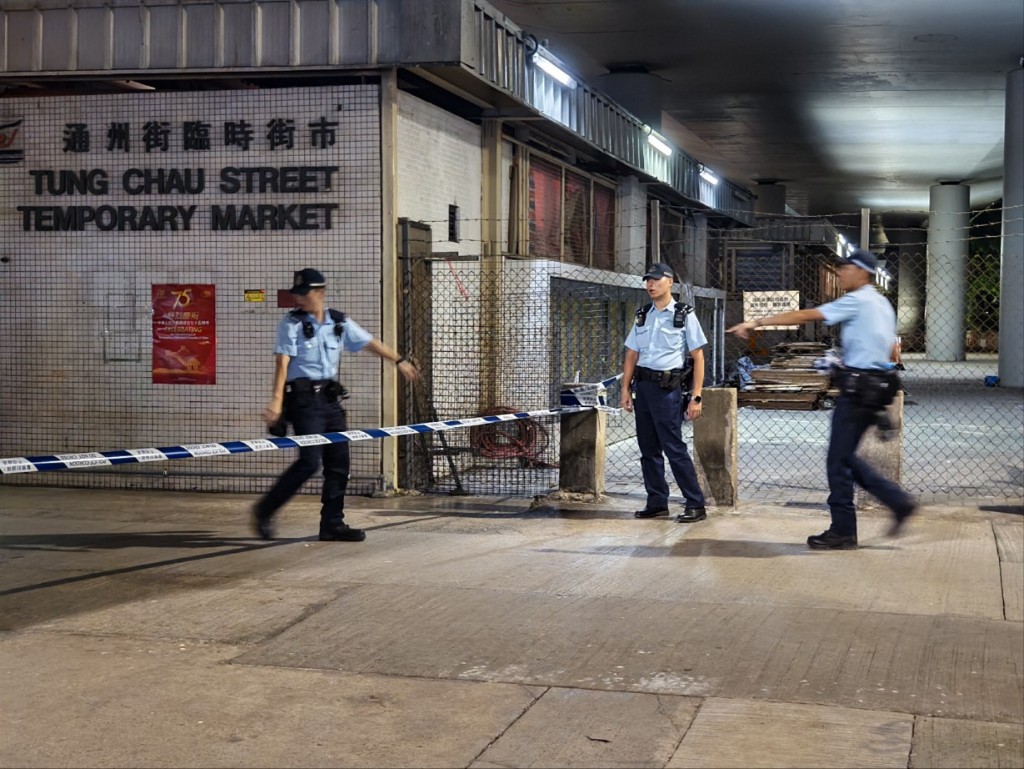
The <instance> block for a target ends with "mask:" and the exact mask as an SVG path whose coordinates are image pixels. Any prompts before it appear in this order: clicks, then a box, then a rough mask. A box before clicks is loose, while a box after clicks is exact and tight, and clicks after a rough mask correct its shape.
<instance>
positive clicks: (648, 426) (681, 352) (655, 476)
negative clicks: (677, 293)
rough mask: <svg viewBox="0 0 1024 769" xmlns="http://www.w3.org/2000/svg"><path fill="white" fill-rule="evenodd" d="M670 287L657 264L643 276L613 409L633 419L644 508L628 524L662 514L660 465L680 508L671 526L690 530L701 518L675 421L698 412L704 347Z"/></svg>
mask: <svg viewBox="0 0 1024 769" xmlns="http://www.w3.org/2000/svg"><path fill="white" fill-rule="evenodd" d="M674 282H675V272H674V271H673V270H672V268H671V267H669V266H668V265H667V264H663V263H661V262H658V263H656V264H652V265H650V266H649V267H648V268H647V270H646V272H645V273H644V285H645V287H646V288H647V294H648V296H649V297H650V299H651V303H650V304H649V305H647V306H646V307H645V308H641V310H640V311H639V312H638V313H637V317H636V322H635V323H634V324H633V327H632V328H631V329H630V331H629V335H628V336H627V337H626V342H625V344H626V355H625V361H624V363H623V367H622V395H621V398H620V401H619V405H620V406H621V407H622V408H623V409H625V410H626V411H634V412H635V414H636V440H637V444H638V445H639V447H640V469H641V472H642V473H643V476H644V487H645V489H646V490H647V504H646V505H645V506H644V508H643V509H642V510H637V511H636V512H635V513H634V516H636V517H637V518H655V517H657V516H659V515H667V514H668V494H669V488H668V483H667V482H666V481H665V459H666V458H667V459H668V463H669V467H671V468H672V475H673V477H674V478H675V479H676V483H677V484H678V485H679V490H680V491H682V493H683V498H684V500H685V505H686V506H685V507H684V509H683V512H682V513H680V514H679V515H677V516H676V522H677V523H693V522H695V521H701V520H703V519H705V518H707V511H706V509H705V507H704V493H703V492H702V491H701V488H700V483H699V481H698V480H697V471H696V469H695V468H694V466H693V460H692V459H691V458H690V454H689V452H688V451H687V450H686V442H685V441H683V436H682V421H683V414H684V412H685V414H686V418H687V419H690V420H695V419H700V416H701V413H702V410H703V406H702V403H701V402H702V400H703V396H702V395H701V391H702V388H703V385H704V346H705V345H706V344H707V343H708V340H707V337H705V336H704V330H703V329H702V328H701V326H700V322H699V321H698V320H697V318H696V317H695V316H694V315H693V314H692V309H693V308H691V307H688V306H686V305H683V304H682V303H681V302H676V301H675V300H674V299H673V297H672V286H673V283H674ZM688 359H690V360H692V366H693V368H692V372H693V385H692V389H690V391H689V392H688V393H684V388H685V387H686V386H687V382H686V379H687V372H688V371H689V366H688V365H687V364H688V363H689V360H688ZM684 369H685V370H684Z"/></svg>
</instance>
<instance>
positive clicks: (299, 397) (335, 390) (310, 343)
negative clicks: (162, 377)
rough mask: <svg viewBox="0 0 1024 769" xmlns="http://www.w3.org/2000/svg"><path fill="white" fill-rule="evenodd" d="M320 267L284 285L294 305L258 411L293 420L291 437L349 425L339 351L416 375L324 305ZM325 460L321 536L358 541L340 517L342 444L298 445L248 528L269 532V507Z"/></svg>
mask: <svg viewBox="0 0 1024 769" xmlns="http://www.w3.org/2000/svg"><path fill="white" fill-rule="evenodd" d="M326 285H327V282H326V280H325V279H324V276H323V274H322V273H320V272H319V271H318V270H314V269H311V268H306V269H304V270H299V271H298V272H296V273H295V275H294V284H293V285H292V287H291V288H290V289H289V291H290V292H291V294H292V296H293V298H294V300H295V309H294V310H292V311H291V312H289V313H288V314H287V315H286V316H285V317H284V318H283V319H282V320H281V322H280V323H279V324H278V327H277V344H276V346H275V348H274V384H273V391H272V393H271V396H270V401H269V402H268V403H267V405H266V407H265V408H264V409H263V420H264V421H265V422H266V423H267V425H268V426H275V425H279V424H280V420H281V419H282V417H283V418H284V419H286V420H287V421H288V422H291V424H292V428H293V430H294V432H295V434H296V435H311V434H319V433H326V432H343V431H345V430H347V429H348V424H347V420H346V418H345V409H344V408H342V405H341V399H342V398H344V397H347V393H346V392H345V390H344V387H342V385H341V383H340V382H339V381H338V380H337V378H336V377H337V374H338V367H339V364H340V361H341V354H342V352H343V351H344V352H358V351H359V350H364V349H365V350H368V351H369V352H372V353H373V354H374V355H377V356H379V357H380V358H382V359H384V360H388V361H392V362H394V363H395V364H396V365H397V366H398V370H399V372H401V374H402V376H404V377H405V378H406V379H407V380H409V381H410V382H415V381H416V380H417V379H419V371H418V370H417V369H416V367H415V366H414V365H413V364H412V363H410V362H409V361H408V360H406V359H405V358H404V357H402V356H400V355H399V354H398V353H396V352H395V351H394V350H393V349H391V348H390V347H389V346H388V345H386V344H384V343H383V342H381V341H380V340H378V339H375V338H374V337H373V336H372V335H371V334H370V333H369V332H368V331H366V330H365V329H363V328H362V327H361V326H360V325H359V324H358V323H356V322H355V321H354V320H352V319H351V318H347V317H345V315H344V314H342V313H340V312H338V311H337V310H332V309H330V308H328V307H327V306H326V304H325V303H324V287H325V286H326ZM321 463H322V464H323V474H324V485H323V493H322V495H321V497H320V501H321V505H322V506H321V508H320V539H321V540H324V541H343V542H361V541H362V540H364V539H366V533H365V532H364V531H362V530H361V529H354V528H352V527H350V526H348V525H347V524H346V523H345V512H344V508H345V490H346V488H347V487H348V475H349V450H348V443H347V442H343V443H329V444H325V445H320V446H303V447H301V448H300V449H299V456H298V459H296V460H295V462H293V463H292V464H291V466H290V467H288V469H287V470H285V471H284V473H283V474H282V475H281V477H280V478H278V480H277V482H276V483H275V484H274V486H273V487H272V488H271V489H270V491H269V492H267V494H266V496H264V497H263V498H262V499H261V500H260V501H259V502H257V503H256V505H255V507H254V508H253V513H252V515H253V527H254V528H255V530H256V533H257V534H258V535H259V536H260V537H261V538H263V539H272V538H273V536H274V526H273V517H274V513H276V512H277V510H278V509H279V508H280V507H281V506H282V505H284V504H285V503H286V502H287V501H288V500H289V499H291V498H292V496H293V495H294V494H295V493H296V492H297V491H298V490H299V488H300V487H301V486H302V484H304V483H305V482H306V481H307V480H309V479H310V478H311V477H312V476H313V474H314V473H316V471H317V469H318V468H319V467H320V465H321Z"/></svg>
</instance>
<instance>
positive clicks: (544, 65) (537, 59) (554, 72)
mask: <svg viewBox="0 0 1024 769" xmlns="http://www.w3.org/2000/svg"><path fill="white" fill-rule="evenodd" d="M533 63H534V64H536V65H537V66H538V67H540V68H541V69H542V70H544V71H545V72H547V73H548V74H549V75H551V77H553V78H554V79H555V80H557V81H558V82H559V83H561V84H562V85H564V86H565V87H566V88H575V87H576V81H575V80H573V79H572V76H571V75H570V74H569V73H568V72H566V71H565V70H564V69H562V68H561V67H559V66H558V65H557V64H555V63H554V62H553V61H551V60H550V59H545V58H544V57H543V56H541V55H540V54H539V53H535V54H534V55H533Z"/></svg>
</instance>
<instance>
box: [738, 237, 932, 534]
mask: <svg viewBox="0 0 1024 769" xmlns="http://www.w3.org/2000/svg"><path fill="white" fill-rule="evenodd" d="M840 264H841V265H842V266H841V267H840V268H839V284H840V286H842V288H843V289H845V291H846V293H845V294H844V295H843V296H841V297H840V298H838V299H836V300H835V301H832V302H828V303H826V304H823V305H821V306H820V307H815V308H812V309H808V310H792V311H790V312H783V313H779V314H778V315H771V316H769V317H767V318H760V319H757V320H748V321H745V322H743V323H739V324H737V325H735V326H733V327H732V328H730V329H729V331H730V332H732V333H735V334H736V335H737V336H739V337H741V338H743V339H746V338H747V336H748V335H749V334H750V331H751V330H753V329H755V328H758V327H760V326H789V325H793V324H798V323H807V322H808V321H815V320H822V321H824V322H825V324H826V325H828V326H834V325H836V324H837V323H838V324H841V328H842V339H841V341H842V347H843V367H842V369H840V370H839V371H838V372H837V377H838V384H839V390H840V395H839V398H838V400H837V402H836V408H835V411H834V412H833V414H832V434H831V436H830V438H829V445H828V459H827V464H826V468H827V472H828V488H829V495H828V505H829V510H830V512H831V515H832V525H831V526H830V527H829V529H828V530H827V531H824V532H822V533H821V534H817V535H815V536H811V537H808V538H807V545H808V547H811V548H813V549H815V550H855V549H856V548H857V508H856V506H855V505H854V501H853V484H854V482H856V483H858V484H860V486H861V487H862V488H864V489H866V490H867V491H869V492H870V493H871V494H873V495H874V496H875V497H876V498H877V499H878V500H879V501H881V502H882V504H884V505H885V506H886V507H888V508H889V509H890V510H891V511H892V514H893V519H894V520H893V523H892V525H891V526H890V528H889V531H888V533H889V536H895V535H896V534H898V533H899V531H900V529H901V528H902V526H903V524H904V522H905V521H906V520H907V518H909V517H910V516H911V515H913V514H914V512H915V509H916V506H917V503H916V502H915V500H914V499H913V497H911V496H910V495H909V494H908V493H907V492H905V491H904V490H903V489H902V488H900V486H899V485H898V484H896V483H894V482H892V481H890V480H889V479H888V478H885V477H884V476H882V475H880V474H879V473H878V471H877V470H875V469H874V468H873V467H872V466H871V465H869V464H868V463H867V462H865V461H864V460H863V459H861V458H860V457H858V456H857V454H856V451H857V445H858V444H859V443H860V439H861V437H862V436H863V435H864V432H865V431H866V430H867V429H868V428H869V427H870V426H871V425H872V424H875V422H876V420H877V416H878V414H879V411H880V409H879V408H878V406H879V403H880V401H886V402H887V400H886V398H885V397H883V396H882V395H880V391H882V390H886V389H888V391H889V392H888V393H885V395H886V396H888V398H887V399H888V400H891V398H892V396H894V395H895V390H896V389H897V387H898V380H897V379H896V377H895V375H892V374H891V372H892V368H893V364H892V360H894V356H895V355H896V354H897V350H896V343H897V342H896V313H895V312H893V309H892V305H891V304H890V303H889V300H888V299H886V298H885V297H884V296H882V295H881V294H879V293H878V291H876V290H875V287H874V276H875V270H876V268H877V260H876V258H875V255H874V254H872V253H871V252H869V251H862V250H858V251H854V252H853V253H852V254H851V255H850V257H849V258H848V259H841V260H840Z"/></svg>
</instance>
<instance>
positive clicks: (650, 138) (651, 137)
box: [647, 130, 672, 158]
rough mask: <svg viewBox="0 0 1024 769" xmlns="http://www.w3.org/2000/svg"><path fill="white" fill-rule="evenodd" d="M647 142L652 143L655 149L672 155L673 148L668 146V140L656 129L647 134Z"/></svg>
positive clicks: (666, 154)
mask: <svg viewBox="0 0 1024 769" xmlns="http://www.w3.org/2000/svg"><path fill="white" fill-rule="evenodd" d="M647 143H648V144H650V145H651V146H652V147H654V149H656V150H657V151H658V152H660V153H661V154H662V155H664V156H665V157H667V158H670V157H672V148H671V147H670V146H668V142H666V141H665V139H664V138H663V137H662V136H661V135H660V134H659V133H657V132H656V131H653V130H652V131H651V132H650V133H649V134H647Z"/></svg>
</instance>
